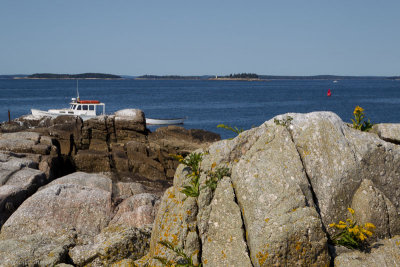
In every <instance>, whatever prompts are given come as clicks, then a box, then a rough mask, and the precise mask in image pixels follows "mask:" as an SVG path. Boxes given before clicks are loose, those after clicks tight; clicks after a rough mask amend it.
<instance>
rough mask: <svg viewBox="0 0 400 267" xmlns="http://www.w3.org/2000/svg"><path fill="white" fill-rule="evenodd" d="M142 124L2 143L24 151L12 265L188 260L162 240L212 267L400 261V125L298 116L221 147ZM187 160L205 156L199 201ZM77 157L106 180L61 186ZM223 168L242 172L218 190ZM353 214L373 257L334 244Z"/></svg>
mask: <svg viewBox="0 0 400 267" xmlns="http://www.w3.org/2000/svg"><path fill="white" fill-rule="evenodd" d="M132 112H133V111H132V110H130V111H122V112H121V113H119V114H116V115H114V116H104V117H102V118H98V119H96V120H93V121H90V120H89V121H88V122H82V121H79V120H78V119H76V118H74V119H71V118H57V120H56V121H55V120H47V121H46V122H44V121H42V122H37V124H38V125H39V124H41V125H45V124H46V123H48V125H49V126H48V127H47V128H37V129H31V130H32V131H33V132H29V133H25V132H21V133H15V134H9V133H7V134H4V133H3V134H2V135H0V146H3V147H4V149H9V148H15V150H16V151H20V153H15V152H13V151H12V149H9V151H4V150H3V152H1V153H0V182H1V186H0V208H2V209H3V210H10V211H11V210H12V212H10V214H9V216H10V215H11V216H10V217H9V218H8V219H7V218H5V219H4V221H5V223H4V225H3V227H2V229H1V232H0V258H2V259H4V260H3V261H4V263H3V262H2V264H4V265H5V266H14V265H35V264H36V265H40V266H44V265H57V264H73V265H77V266H112V265H113V264H115V265H118V264H126V265H131V266H133V265H134V264H136V265H138V266H146V264H149V265H150V266H163V265H162V264H161V263H160V261H158V260H156V259H155V257H162V258H165V259H166V260H168V261H172V262H178V261H181V260H182V258H181V257H179V256H178V255H177V254H176V253H175V252H173V251H172V250H171V249H169V248H167V247H165V246H163V245H161V244H160V243H159V242H160V241H167V242H169V243H170V244H172V246H174V247H175V248H179V249H182V251H183V252H184V253H185V254H186V255H187V256H188V257H190V258H191V259H192V260H193V263H194V264H199V263H202V265H203V266H271V265H302V266H310V265H315V266H327V265H329V264H334V265H335V266H353V265H357V264H364V263H366V262H367V263H371V266H393V263H395V264H397V262H398V261H399V260H400V258H399V257H400V251H399V248H400V246H399V244H400V243H399V240H398V239H399V235H400V227H399V225H400V169H399V166H400V147H399V146H398V143H397V140H398V138H399V137H398V136H397V130H396V129H397V128H398V125H383V126H382V125H377V126H374V129H373V130H372V131H371V132H369V133H366V132H361V131H358V130H355V129H353V128H351V127H349V126H348V125H347V124H346V123H344V122H343V121H342V120H341V119H340V118H339V117H338V116H337V115H336V114H334V113H331V112H313V113H308V114H293V113H288V114H283V115H279V116H276V117H275V118H273V119H271V120H269V121H266V122H265V123H263V124H262V125H260V126H259V127H256V128H252V129H250V130H248V131H245V132H243V133H241V134H240V135H239V136H237V137H236V138H234V139H233V140H222V141H218V142H213V141H212V140H213V138H214V137H213V135H209V134H208V133H204V132H202V131H201V130H184V129H182V128H180V127H176V126H172V127H165V128H160V129H158V130H157V131H155V132H154V133H149V132H146V129H145V128H141V127H142V126H143V125H140V124H141V123H142V122H143V119H141V118H142V116H141V113H140V112H139V111H138V112H136V111H135V113H134V114H135V116H136V115H137V117H135V119H132V118H130V119H129V120H132V121H130V122H129V123H128V120H126V119H124V118H123V117H125V116H126V114H132ZM116 118H119V119H116ZM117 121H118V122H117ZM56 122H57V123H56ZM55 123H56V124H55ZM125 123H127V124H125ZM115 125H118V126H115ZM143 129H144V130H143ZM388 129H389V130H388ZM50 133H52V135H50ZM54 136H56V137H57V138H54ZM1 140H23V141H11V142H8V141H1ZM31 141H32V142H31ZM178 144H179V145H178ZM63 149H64V150H63ZM60 151H64V152H60ZM177 151H179V153H180V154H183V155H188V154H189V153H191V152H192V151H196V152H199V153H203V159H202V161H201V165H200V166H201V172H200V180H199V183H200V184H199V188H200V193H199V195H198V197H188V196H186V195H185V194H183V193H182V192H181V190H182V188H183V187H184V186H186V185H188V184H190V180H191V176H190V175H189V174H190V173H191V172H190V169H189V168H187V167H186V166H184V165H182V164H180V165H178V164H177V162H176V161H174V160H173V159H172V157H171V156H170V155H169V153H176V152H177ZM22 152H23V153H22ZM91 155H93V157H91ZM64 157H67V158H71V159H73V160H75V164H76V163H78V164H77V165H76V166H78V165H79V164H81V165H80V166H81V167H79V168H81V169H83V168H87V169H90V170H92V171H94V170H96V171H98V172H100V173H85V172H82V171H78V172H74V173H72V174H68V175H59V174H60V173H61V172H58V173H57V168H55V166H57V165H56V164H55V163H54V162H55V161H57V160H58V161H59V162H61V163H62V162H63V159H64ZM91 164H93V165H91ZM82 166H88V167H82ZM104 166H108V167H107V168H108V169H104V168H103V167H104ZM79 168H78V169H79ZM102 168H103V169H102ZM175 168H176V171H175ZM219 168H228V170H229V172H227V173H225V174H226V175H225V176H224V177H219V178H218V179H219V180H217V181H216V186H215V187H212V186H210V179H211V176H212V175H214V174H215V173H216V172H217V170H218V169H219ZM167 173H168V174H167ZM171 176H173V177H174V178H173V181H171V180H168V179H169V177H171ZM55 178H57V179H55ZM168 185H172V186H171V187H169V188H168V189H167V190H166V191H165V192H164V193H163V189H164V188H166V187H167V186H168ZM30 186H33V187H34V188H35V189H32V192H31V193H30V194H31V195H29V194H27V195H26V197H25V198H24V199H23V200H22V202H21V203H22V204H21V203H19V204H20V205H19V204H17V205H16V206H15V207H14V206H13V205H12V204H7V203H10V199H12V197H14V196H15V197H16V198H18V196H19V195H18V193H16V192H20V191H21V190H22V189H26V188H28V189H29V188H30ZM16 187H18V188H19V189H18V190H20V191H17V190H16V189H15V188H16ZM39 187H40V188H39ZM21 188H22V189H21ZM29 190H30V189H29ZM36 190H37V191H36ZM1 192H4V193H3V194H1ZM21 192H23V190H22V191H21ZM4 196H6V197H4ZM2 197H3V198H2ZM2 199H3V200H2ZM15 202H16V203H17V201H15ZM348 207H352V208H354V209H355V211H356V213H355V215H354V216H355V219H356V220H357V222H358V223H360V224H364V223H366V222H372V223H374V224H375V225H376V226H377V229H376V235H375V236H374V237H373V238H371V242H375V241H376V242H375V243H373V244H372V246H371V251H370V252H366V253H364V252H358V251H349V250H346V249H342V248H341V247H340V246H333V245H331V244H330V243H329V240H330V239H331V238H332V236H333V235H334V234H336V233H337V232H336V231H335V230H334V229H333V228H330V227H329V226H328V225H329V224H330V223H332V222H338V221H339V220H342V221H345V220H346V218H348V217H349V216H348V211H347V208H348Z"/></svg>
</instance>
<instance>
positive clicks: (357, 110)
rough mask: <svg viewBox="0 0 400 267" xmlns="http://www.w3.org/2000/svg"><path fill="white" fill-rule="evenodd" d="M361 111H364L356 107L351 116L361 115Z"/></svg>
mask: <svg viewBox="0 0 400 267" xmlns="http://www.w3.org/2000/svg"><path fill="white" fill-rule="evenodd" d="M363 111H364V109H363V108H362V107H360V106H356V107H355V109H354V111H353V114H354V115H356V114H359V113H362V112H363Z"/></svg>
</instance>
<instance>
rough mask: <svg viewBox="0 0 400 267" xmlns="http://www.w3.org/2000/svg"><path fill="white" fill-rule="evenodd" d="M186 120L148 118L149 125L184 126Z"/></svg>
mask: <svg viewBox="0 0 400 267" xmlns="http://www.w3.org/2000/svg"><path fill="white" fill-rule="evenodd" d="M185 120H186V118H176V119H151V118H146V124H147V125H172V124H183V123H184V121H185Z"/></svg>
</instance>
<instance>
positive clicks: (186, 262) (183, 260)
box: [154, 240, 201, 267]
mask: <svg viewBox="0 0 400 267" xmlns="http://www.w3.org/2000/svg"><path fill="white" fill-rule="evenodd" d="M158 243H159V244H160V245H162V246H164V247H166V248H168V249H170V250H172V251H173V252H174V253H175V254H176V255H177V256H178V257H180V259H179V260H178V261H177V262H173V261H169V260H168V259H166V258H164V257H158V256H156V257H154V259H156V260H158V261H159V262H161V264H163V265H164V266H167V267H172V266H182V267H201V263H200V264H199V265H195V264H193V260H192V257H189V256H187V255H186V253H185V252H184V251H183V249H182V248H179V247H176V246H174V244H172V243H171V242H168V241H165V240H164V241H159V242H158Z"/></svg>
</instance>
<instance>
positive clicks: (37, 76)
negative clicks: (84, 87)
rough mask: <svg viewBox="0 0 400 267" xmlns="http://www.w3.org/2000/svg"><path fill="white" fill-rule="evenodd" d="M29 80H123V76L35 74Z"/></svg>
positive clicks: (103, 74)
mask: <svg viewBox="0 0 400 267" xmlns="http://www.w3.org/2000/svg"><path fill="white" fill-rule="evenodd" d="M25 78H27V79H121V78H122V77H121V76H118V75H114V74H105V73H81V74H55V73H35V74H32V75H29V76H27V77H25Z"/></svg>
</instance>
